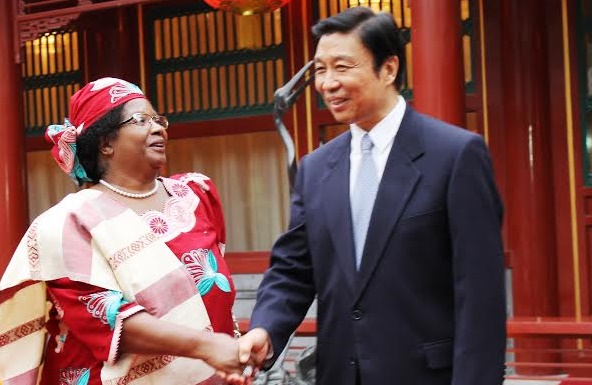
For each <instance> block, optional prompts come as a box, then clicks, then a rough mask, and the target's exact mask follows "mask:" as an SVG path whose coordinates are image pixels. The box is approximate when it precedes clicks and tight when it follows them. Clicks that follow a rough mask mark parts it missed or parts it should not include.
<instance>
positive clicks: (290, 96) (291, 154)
mask: <svg viewBox="0 0 592 385" xmlns="http://www.w3.org/2000/svg"><path fill="white" fill-rule="evenodd" d="M312 65H313V61H312V60H311V61H309V62H308V63H306V65H304V67H302V68H301V69H300V71H298V73H296V75H294V76H293V77H292V79H290V80H289V81H288V82H287V83H286V84H285V85H284V86H283V87H280V88H278V89H277V90H276V91H275V93H274V95H273V100H274V105H273V120H274V123H275V127H276V129H277V131H278V132H279V134H280V136H281V138H282V142H284V147H285V148H286V155H287V161H288V180H289V182H290V193H292V190H293V189H294V180H295V178H296V171H297V169H298V166H297V165H296V151H295V148H294V141H293V140H292V136H290V133H289V132H288V129H287V128H286V126H285V125H284V122H283V121H282V116H283V115H284V114H285V113H286V111H287V110H288V109H289V108H290V107H292V105H294V103H296V100H297V99H298V97H299V96H300V95H301V94H302V92H303V91H304V90H305V89H306V87H308V85H309V84H310V83H312V81H313V80H314V75H312V76H309V77H308V78H307V79H305V75H306V72H307V71H308V70H309V69H310V67H312Z"/></svg>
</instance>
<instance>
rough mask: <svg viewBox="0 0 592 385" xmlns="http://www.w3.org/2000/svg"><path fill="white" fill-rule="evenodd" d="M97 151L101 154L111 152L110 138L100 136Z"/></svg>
mask: <svg viewBox="0 0 592 385" xmlns="http://www.w3.org/2000/svg"><path fill="white" fill-rule="evenodd" d="M99 151H100V152H101V154H103V155H111V154H113V146H112V145H111V140H109V139H107V138H101V139H100V142H99Z"/></svg>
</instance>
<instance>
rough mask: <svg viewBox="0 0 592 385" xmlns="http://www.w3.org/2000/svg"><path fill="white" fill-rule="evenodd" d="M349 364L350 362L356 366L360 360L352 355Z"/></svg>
mask: <svg viewBox="0 0 592 385" xmlns="http://www.w3.org/2000/svg"><path fill="white" fill-rule="evenodd" d="M349 364H350V365H351V366H356V365H357V364H358V362H357V361H356V360H355V358H351V357H350V359H349Z"/></svg>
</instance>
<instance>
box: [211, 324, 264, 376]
mask: <svg viewBox="0 0 592 385" xmlns="http://www.w3.org/2000/svg"><path fill="white" fill-rule="evenodd" d="M238 343H239V348H238V358H239V362H240V365H241V366H242V367H244V370H243V372H242V373H241V374H236V372H234V373H228V374H227V375H226V376H223V375H222V377H223V378H224V379H225V380H226V382H227V383H228V384H231V385H245V384H247V385H248V384H251V383H252V382H253V379H254V378H255V375H256V374H257V372H258V371H259V368H260V367H261V365H263V363H264V362H265V361H266V360H268V359H270V358H271V356H273V349H272V347H271V339H270V338H269V334H268V333H267V331H266V330H265V329H262V328H256V329H253V330H251V331H249V332H248V333H247V334H245V335H244V336H242V337H241V338H239V339H238ZM220 374H221V373H219V375H220Z"/></svg>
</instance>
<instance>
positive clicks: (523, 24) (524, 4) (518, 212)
mask: <svg viewBox="0 0 592 385" xmlns="http://www.w3.org/2000/svg"><path fill="white" fill-rule="evenodd" d="M500 3H501V38H502V42H503V49H502V50H501V55H500V56H501V63H500V65H501V67H502V71H501V72H502V84H501V85H500V87H501V90H502V96H503V98H502V102H503V111H502V113H503V117H502V124H503V130H504V138H505V147H506V161H505V163H506V164H507V166H508V167H507V169H506V178H507V181H506V202H505V203H506V221H505V225H506V227H507V230H508V231H507V239H506V246H507V249H508V250H509V252H510V255H511V259H510V260H511V268H512V286H513V295H512V297H513V311H514V315H515V316H555V315H557V314H558V300H559V298H558V294H557V293H558V288H557V272H556V268H557V257H556V254H555V250H556V244H555V225H554V223H555V215H554V201H553V199H554V183H553V174H552V173H553V163H552V161H553V158H552V154H553V152H552V151H551V150H552V143H551V127H550V123H549V122H550V121H551V116H550V112H549V111H550V110H551V109H552V108H553V106H554V104H555V103H561V100H563V99H562V98H561V97H558V95H555V94H554V93H552V92H551V90H550V88H549V84H550V78H549V69H548V63H549V59H548V58H549V55H550V54H553V55H560V54H561V50H559V49H555V52H553V53H549V52H548V51H547V47H548V42H547V39H548V34H547V32H546V31H547V28H544V30H542V29H541V25H547V21H546V17H558V15H546V14H545V7H544V6H541V3H540V2H539V1H537V0H522V1H515V0H502V1H500ZM517 346H518V347H520V348H532V347H539V348H541V347H546V348H549V347H553V346H554V344H553V342H552V341H548V340H541V339H539V340H532V341H529V340H521V341H517ZM522 357H524V358H522V359H521V355H518V359H519V360H524V361H532V360H533V359H532V357H527V356H522ZM550 360H551V361H548V362H556V361H557V357H551V358H550ZM553 360H554V361H553ZM543 371H544V370H543ZM535 372H538V373H541V369H538V370H536V371H535Z"/></svg>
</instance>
